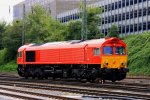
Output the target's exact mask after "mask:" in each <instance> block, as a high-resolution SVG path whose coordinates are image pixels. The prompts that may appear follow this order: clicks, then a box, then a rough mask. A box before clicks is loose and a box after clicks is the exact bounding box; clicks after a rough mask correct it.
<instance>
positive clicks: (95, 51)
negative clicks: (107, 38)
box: [94, 48, 100, 56]
mask: <svg viewBox="0 0 150 100" xmlns="http://www.w3.org/2000/svg"><path fill="white" fill-rule="evenodd" d="M99 55H100V49H99V48H94V56H99Z"/></svg>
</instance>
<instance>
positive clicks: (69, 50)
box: [17, 38, 129, 82]
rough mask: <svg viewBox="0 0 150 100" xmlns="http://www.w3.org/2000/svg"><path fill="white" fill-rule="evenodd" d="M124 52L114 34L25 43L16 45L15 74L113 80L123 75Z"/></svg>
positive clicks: (126, 70) (124, 47)
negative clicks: (89, 38)
mask: <svg viewBox="0 0 150 100" xmlns="http://www.w3.org/2000/svg"><path fill="white" fill-rule="evenodd" d="M127 56H128V55H127V48H126V44H125V43H124V42H123V41H122V40H120V39H118V38H106V39H94V40H87V41H80V40H73V41H63V42H50V43H45V44H28V45H24V46H22V47H20V48H19V49H18V58H17V60H18V74H19V75H20V76H22V77H26V78H28V77H32V78H35V77H37V78H48V77H53V78H58V77H59V78H77V79H78V78H79V79H87V80H89V81H91V80H92V81H94V80H95V79H96V78H101V79H103V80H111V81H113V82H114V81H116V80H122V79H124V78H125V77H126V74H127V72H128V71H129V70H128V68H127Z"/></svg>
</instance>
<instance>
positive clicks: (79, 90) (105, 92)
mask: <svg viewBox="0 0 150 100" xmlns="http://www.w3.org/2000/svg"><path fill="white" fill-rule="evenodd" d="M0 84H1V85H6V86H14V85H15V86H16V87H23V88H35V89H41V90H53V91H62V92H69V93H76V94H83V95H93V96H97V97H101V96H103V97H104V96H105V97H111V98H112V97H119V98H127V97H128V99H129V98H132V99H145V100H146V99H147V100H148V99H150V95H149V94H148V93H140V92H138V93H137V92H131V91H130V92H129V91H121V90H112V89H104V88H98V89H96V88H95V89H92V88H90V89H89V88H88V89H87V88H85V87H75V86H70V87H68V86H61V85H50V84H35V83H27V82H24V83H22V82H9V81H2V82H1V83H0Z"/></svg>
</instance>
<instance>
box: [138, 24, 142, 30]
mask: <svg viewBox="0 0 150 100" xmlns="http://www.w3.org/2000/svg"><path fill="white" fill-rule="evenodd" d="M141 30H142V23H139V24H138V31H141Z"/></svg>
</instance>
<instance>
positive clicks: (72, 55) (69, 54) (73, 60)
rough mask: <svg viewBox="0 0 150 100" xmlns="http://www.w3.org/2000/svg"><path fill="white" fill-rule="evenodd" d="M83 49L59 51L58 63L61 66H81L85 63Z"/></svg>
mask: <svg viewBox="0 0 150 100" xmlns="http://www.w3.org/2000/svg"><path fill="white" fill-rule="evenodd" d="M84 58H85V52H84V48H64V49H60V63H62V64H83V63H84V62H85V59H84Z"/></svg>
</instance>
